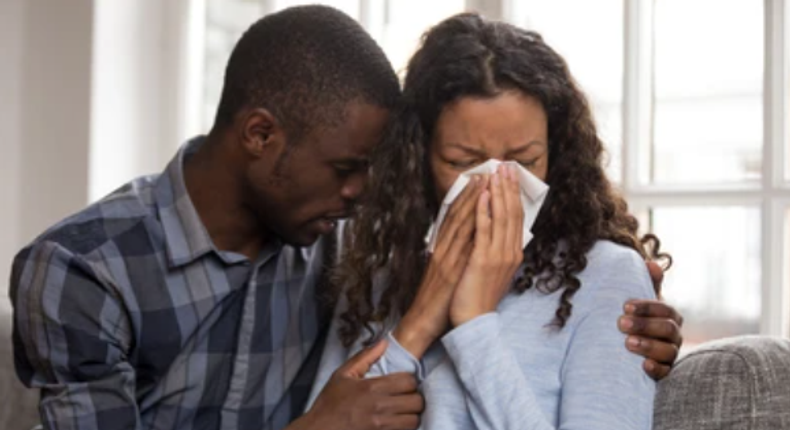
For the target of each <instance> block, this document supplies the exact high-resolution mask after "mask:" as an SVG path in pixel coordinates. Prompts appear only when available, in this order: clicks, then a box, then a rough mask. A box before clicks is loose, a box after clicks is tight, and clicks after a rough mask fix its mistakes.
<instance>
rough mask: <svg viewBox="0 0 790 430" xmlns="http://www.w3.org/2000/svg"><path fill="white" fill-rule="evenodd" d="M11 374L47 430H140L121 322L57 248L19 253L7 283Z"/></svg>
mask: <svg viewBox="0 0 790 430" xmlns="http://www.w3.org/2000/svg"><path fill="white" fill-rule="evenodd" d="M11 291H12V302H13V305H14V350H15V362H16V368H17V374H18V376H19V378H20V380H22V382H23V383H24V384H25V385H27V386H28V387H30V388H38V389H40V390H41V400H40V407H39V410H40V414H41V420H42V424H43V425H44V428H46V429H52V430H77V429H79V430H115V429H119V430H120V429H140V428H141V424H140V417H139V409H138V405H137V403H136V400H135V371H134V368H133V367H132V365H131V364H130V363H129V362H128V361H127V352H128V351H129V349H130V345H131V339H132V337H131V335H130V329H129V327H130V325H129V321H128V319H127V318H128V315H127V313H126V311H125V309H124V308H123V307H122V306H121V304H120V303H121V302H120V300H119V298H118V296H117V295H116V294H115V292H114V291H113V290H112V288H111V287H110V286H108V285H106V284H104V283H102V282H100V281H99V279H98V277H97V276H96V274H95V273H94V271H93V269H92V267H91V266H90V265H89V264H88V263H87V262H86V261H84V260H83V259H82V258H80V257H79V256H76V255H74V254H73V253H71V252H69V251H68V250H66V249H64V248H63V247H61V246H60V245H58V244H55V243H51V242H43V243H38V244H36V245H34V246H33V247H31V248H28V249H26V250H24V251H22V252H21V253H20V254H19V255H18V256H17V258H16V260H15V262H14V268H13V271H12V276H11Z"/></svg>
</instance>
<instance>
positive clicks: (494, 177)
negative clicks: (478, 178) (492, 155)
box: [491, 172, 499, 185]
mask: <svg viewBox="0 0 790 430" xmlns="http://www.w3.org/2000/svg"><path fill="white" fill-rule="evenodd" d="M491 181H492V182H493V183H494V185H499V172H497V173H494V175H493V177H492V178H491Z"/></svg>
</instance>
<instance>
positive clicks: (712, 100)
mask: <svg viewBox="0 0 790 430" xmlns="http://www.w3.org/2000/svg"><path fill="white" fill-rule="evenodd" d="M506 3H507V4H508V5H509V8H505V10H507V11H509V12H508V13H509V14H508V15H507V16H506V17H505V18H507V19H509V20H510V21H512V22H514V23H516V24H518V25H522V26H526V27H530V28H534V29H536V30H538V31H540V32H542V33H543V35H544V37H545V38H546V40H547V41H548V42H549V43H550V44H552V45H553V46H554V47H555V49H557V50H558V51H559V52H560V53H561V54H562V55H564V56H565V59H566V60H567V62H568V64H569V67H570V69H571V71H572V72H573V73H574V75H575V77H576V78H577V80H578V81H579V82H580V84H581V85H582V87H583V89H584V90H586V92H587V93H588V95H589V96H590V98H591V99H592V105H593V109H594V111H595V115H596V118H597V121H598V124H599V128H600V129H601V135H602V137H603V140H604V143H605V144H606V145H607V146H608V149H609V151H610V152H611V153H612V163H611V165H610V166H609V171H610V175H611V177H612V178H613V179H614V180H616V181H619V182H620V185H621V188H622V190H623V193H624V194H625V196H626V198H627V199H628V200H629V203H630V205H631V208H632V210H633V211H634V212H635V213H637V214H639V217H640V219H641V220H642V228H643V232H648V231H653V232H655V233H656V234H658V236H659V237H660V238H661V239H662V248H663V249H664V250H666V251H668V252H670V253H671V254H672V255H673V257H674V258H675V265H674V267H673V268H672V270H670V271H669V272H668V273H667V277H666V280H665V283H664V297H665V299H666V300H667V301H668V302H670V303H671V304H673V305H675V306H676V307H677V308H678V309H679V310H680V311H681V312H682V313H683V314H684V316H685V317H686V321H687V322H686V327H685V328H684V332H685V336H686V339H687V342H686V346H687V347H690V346H693V345H695V344H698V343H700V342H703V341H706V340H710V339H715V338H720V337H725V336H732V335H739V334H752V333H766V334H782V335H787V334H788V332H789V331H790V320H789V319H788V311H789V310H790V295H788V293H787V291H788V290H790V280H788V275H784V279H785V280H784V281H783V280H782V279H783V272H785V271H786V269H785V266H789V265H790V263H789V262H790V252H788V248H790V245H786V244H785V243H786V242H790V239H779V238H782V237H783V236H782V233H781V231H780V230H782V228H783V225H785V224H787V223H788V222H790V221H787V220H785V218H786V217H788V216H790V215H786V214H785V212H784V209H782V210H774V209H773V208H775V207H779V206H777V205H782V203H781V202H782V201H785V200H784V199H787V198H788V197H790V189H788V186H787V184H786V183H783V181H782V180H783V179H785V180H786V179H787V178H790V176H788V169H790V154H788V153H787V152H788V151H790V150H786V151H784V152H785V154H784V157H785V161H781V160H782V158H781V156H780V157H777V159H778V160H780V161H779V162H777V163H774V162H773V159H771V158H765V159H764V154H776V155H779V154H781V151H782V150H784V147H787V148H790V143H789V142H790V141H785V139H784V134H785V132H784V130H785V124H786V122H787V119H788V118H785V117H784V116H783V115H784V114H783V113H784V112H787V110H786V109H785V106H786V100H785V99H782V100H779V99H778V98H775V97H773V96H772V95H773V94H788V93H785V92H784V91H783V88H787V86H786V83H785V81H786V77H787V76H790V75H788V74H787V71H786V70H785V68H784V64H783V63H784V54H783V52H784V51H783V50H784V49H785V46H786V45H788V44H790V39H787V37H788V36H790V34H788V35H785V30H784V29H785V22H786V21H787V19H786V18H784V13H785V12H786V11H784V3H783V2H782V1H767V2H759V1H751V0H651V1H627V0H611V1H609V0H607V1H596V2H585V1H583V0H510V1H507V2H506ZM569 10H573V11H574V12H573V13H568V11H569ZM776 17H779V18H776ZM766 53H770V55H768V56H766ZM777 77H779V78H778V79H777ZM764 86H765V87H766V88H767V91H770V92H769V93H766V96H765V97H764V94H763V88H764ZM787 97H790V94H788V96H786V97H785V98H787ZM618 115H620V116H621V118H620V119H621V121H618V120H612V117H614V116H618ZM775 117H778V118H779V119H778V120H776V119H773V118H775ZM777 125H779V126H777ZM771 127H773V128H771ZM620 160H622V161H620ZM616 169H621V171H619V172H618V171H616ZM781 170H784V172H781ZM774 178H779V180H776V179H774ZM782 207H783V208H784V206H782ZM784 228H785V229H787V227H784ZM787 234H788V233H785V235H787ZM783 242H785V243H783ZM785 284H787V285H788V287H783V285H785Z"/></svg>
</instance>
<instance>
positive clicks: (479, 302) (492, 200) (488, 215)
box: [450, 165, 524, 327]
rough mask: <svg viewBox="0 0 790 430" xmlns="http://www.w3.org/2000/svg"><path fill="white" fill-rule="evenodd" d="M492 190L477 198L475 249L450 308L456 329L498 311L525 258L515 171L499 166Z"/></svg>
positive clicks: (521, 216) (508, 167)
mask: <svg viewBox="0 0 790 430" xmlns="http://www.w3.org/2000/svg"><path fill="white" fill-rule="evenodd" d="M489 188H490V189H489V190H486V191H485V192H483V193H482V195H481V196H480V198H479V199H478V203H477V211H476V216H475V219H476V221H475V235H474V248H473V250H472V255H471V257H470V259H469V264H468V266H467V268H466V271H465V272H464V274H463V277H462V278H461V280H460V282H459V283H458V287H457V288H456V289H455V294H454V295H453V299H452V303H451V305H450V320H451V323H452V324H453V326H454V327H457V326H459V325H461V324H463V323H465V322H467V321H469V320H471V319H473V318H475V317H477V316H480V315H482V314H485V313H488V312H493V311H494V310H496V308H497V305H499V302H500V301H501V300H502V298H503V297H504V296H505V294H507V292H508V290H509V289H510V285H511V283H512V281H513V276H514V275H515V274H516V270H518V268H519V266H520V265H521V262H522V260H523V258H524V251H523V249H522V245H523V239H522V236H523V225H524V210H523V207H522V206H521V195H520V189H519V184H518V180H517V179H516V173H515V172H514V171H513V168H512V167H510V166H506V165H500V167H499V169H498V170H497V173H495V174H494V175H493V176H492V177H491V181H490V187H489Z"/></svg>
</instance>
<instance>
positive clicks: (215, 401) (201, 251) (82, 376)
mask: <svg viewBox="0 0 790 430" xmlns="http://www.w3.org/2000/svg"><path fill="white" fill-rule="evenodd" d="M202 141H203V139H202V138H199V139H195V140H193V141H191V142H189V143H188V144H186V145H185V146H184V147H183V148H182V149H181V150H180V151H179V153H178V155H177V156H176V157H175V159H174V160H173V161H172V162H171V163H170V164H169V166H168V167H167V169H166V170H165V171H164V173H162V174H161V175H157V176H151V177H144V178H140V179H137V180H134V181H132V182H131V183H129V184H127V185H125V186H124V187H122V188H121V189H119V190H118V191H116V192H114V193H113V194H111V195H109V196H108V197H106V198H105V199H103V200H102V201H100V202H98V203H96V204H94V205H92V206H90V207H88V208H87V209H85V210H83V211H82V212H80V213H78V214H76V215H74V216H72V217H70V218H68V219H66V220H65V221H62V222H61V223H59V224H58V225H56V226H55V227H53V228H52V229H50V230H49V231H48V232H46V233H45V234H44V235H42V236H41V237H40V238H38V239H36V240H35V241H34V242H33V243H32V244H31V245H30V246H28V247H27V248H25V249H24V250H22V251H21V252H20V253H19V255H18V256H17V257H16V259H15V261H14V267H13V273H12V276H11V299H12V302H13V304H14V310H15V319H14V320H15V324H14V325H15V327H14V349H15V359H16V366H17V372H18V375H19V377H20V379H21V380H22V381H23V382H24V383H25V384H26V385H28V386H30V387H34V388H39V389H41V408H40V410H41V418H42V421H43V423H44V427H45V428H47V429H57V430H72V429H73V430H77V429H79V430H99V429H101V430H111V429H184V430H187V429H189V430H191V429H228V430H230V429H234V430H235V429H250V430H258V429H280V428H283V427H285V426H286V425H287V424H288V423H289V422H290V421H291V420H292V419H294V418H295V417H297V416H298V415H300V414H301V412H302V410H303V408H304V403H305V401H306V399H307V395H308V394H309V390H310V388H311V386H312V382H313V379H314V376H315V372H316V368H317V365H318V360H319V357H320V354H321V350H322V349H323V345H322V344H323V339H324V333H322V327H325V326H327V325H328V324H324V323H323V322H322V319H323V314H324V312H323V309H322V307H321V306H320V305H319V303H320V302H319V300H317V297H316V290H317V289H320V287H317V285H318V284H319V282H320V281H321V280H323V279H324V277H323V273H324V268H325V266H327V265H328V264H329V263H330V261H329V256H330V255H332V253H333V248H334V243H333V242H334V241H333V240H332V239H331V238H330V237H323V238H321V239H320V240H319V241H318V242H317V243H316V244H315V245H313V246H312V247H310V248H293V247H290V246H286V245H283V244H281V243H279V242H276V243H269V244H267V245H266V247H265V248H264V249H263V250H262V252H261V254H260V256H259V258H258V259H257V261H250V260H249V259H247V258H246V257H244V256H242V255H239V254H235V253H231V252H224V251H220V250H218V249H217V248H216V247H215V246H214V244H213V243H212V241H211V238H210V237H209V235H208V233H207V231H206V230H205V228H204V226H203V224H202V223H201V221H200V218H199V216H198V214H197V212H196V211H195V208H194V207H193V205H192V202H191V201H190V199H189V195H188V194H187V191H186V187H185V185H184V179H183V169H182V166H183V162H184V160H185V158H186V157H187V156H188V155H189V154H190V153H191V152H193V151H194V150H195V149H196V148H197V147H198V146H199V145H200V144H201V143H202Z"/></svg>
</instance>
